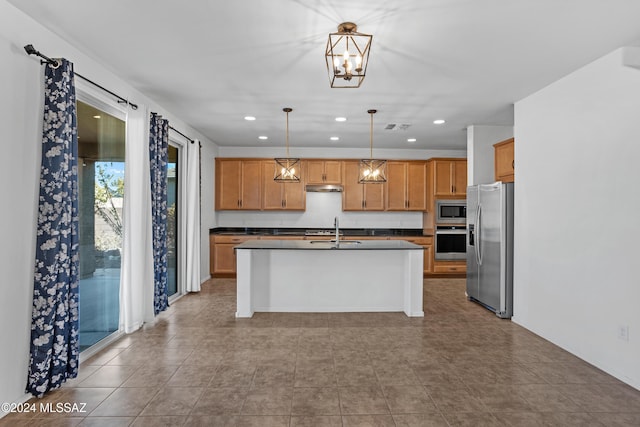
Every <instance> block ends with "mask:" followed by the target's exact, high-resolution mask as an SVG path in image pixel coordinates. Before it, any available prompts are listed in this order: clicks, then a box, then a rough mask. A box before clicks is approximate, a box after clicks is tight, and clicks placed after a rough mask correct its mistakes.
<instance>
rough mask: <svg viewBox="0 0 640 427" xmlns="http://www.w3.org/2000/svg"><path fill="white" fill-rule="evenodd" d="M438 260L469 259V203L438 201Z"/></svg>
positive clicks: (436, 245)
mask: <svg viewBox="0 0 640 427" xmlns="http://www.w3.org/2000/svg"><path fill="white" fill-rule="evenodd" d="M435 219H436V236H435V256H434V258H435V259H437V260H445V261H447V260H466V259H467V201H466V200H436V218H435Z"/></svg>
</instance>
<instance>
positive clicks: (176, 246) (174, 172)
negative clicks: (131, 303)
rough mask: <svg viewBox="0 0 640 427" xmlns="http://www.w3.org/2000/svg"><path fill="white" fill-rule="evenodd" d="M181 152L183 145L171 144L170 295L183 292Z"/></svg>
mask: <svg viewBox="0 0 640 427" xmlns="http://www.w3.org/2000/svg"><path fill="white" fill-rule="evenodd" d="M180 153H181V147H179V146H177V145H174V144H173V143H170V144H169V150H168V161H167V163H168V170H167V266H168V269H167V270H168V271H167V275H168V277H167V295H168V296H169V297H171V296H173V295H177V294H179V293H182V292H181V288H180V284H181V280H180V279H179V278H180V273H181V271H180V270H181V269H180V264H181V263H180V257H179V256H180V253H179V251H180V250H181V246H182V245H181V244H180V239H181V238H182V233H181V230H180V227H179V224H180V219H181V218H180V211H181V209H180V200H181V194H180V193H181V191H180V185H181V184H182V179H181V178H180V173H181V172H182V168H181V167H180Z"/></svg>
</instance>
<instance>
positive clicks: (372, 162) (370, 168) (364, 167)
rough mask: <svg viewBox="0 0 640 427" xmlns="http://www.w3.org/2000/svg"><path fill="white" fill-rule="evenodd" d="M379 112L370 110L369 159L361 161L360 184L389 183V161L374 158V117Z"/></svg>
mask: <svg viewBox="0 0 640 427" xmlns="http://www.w3.org/2000/svg"><path fill="white" fill-rule="evenodd" d="M376 112H377V110H368V111H367V113H369V115H370V116H371V124H370V125H369V158H368V159H362V160H360V168H359V173H358V183H360V184H383V183H385V182H387V161H386V160H379V159H374V158H373V115H374V114H375V113H376Z"/></svg>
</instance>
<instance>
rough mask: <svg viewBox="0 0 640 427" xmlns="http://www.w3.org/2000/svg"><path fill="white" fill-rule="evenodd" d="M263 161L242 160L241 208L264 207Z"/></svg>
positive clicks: (257, 208) (254, 208)
mask: <svg viewBox="0 0 640 427" xmlns="http://www.w3.org/2000/svg"><path fill="white" fill-rule="evenodd" d="M261 195H262V161H261V160H243V161H242V188H241V193H240V208H241V209H247V210H260V208H261V207H262V197H261Z"/></svg>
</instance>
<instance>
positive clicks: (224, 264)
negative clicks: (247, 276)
mask: <svg viewBox="0 0 640 427" xmlns="http://www.w3.org/2000/svg"><path fill="white" fill-rule="evenodd" d="M255 239H256V236H245V235H212V236H210V237H209V243H210V247H209V273H210V274H211V276H227V277H228V276H232V275H234V274H236V254H235V251H234V250H233V248H234V247H235V246H238V245H239V244H240V243H243V242H246V241H247V240H255Z"/></svg>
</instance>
